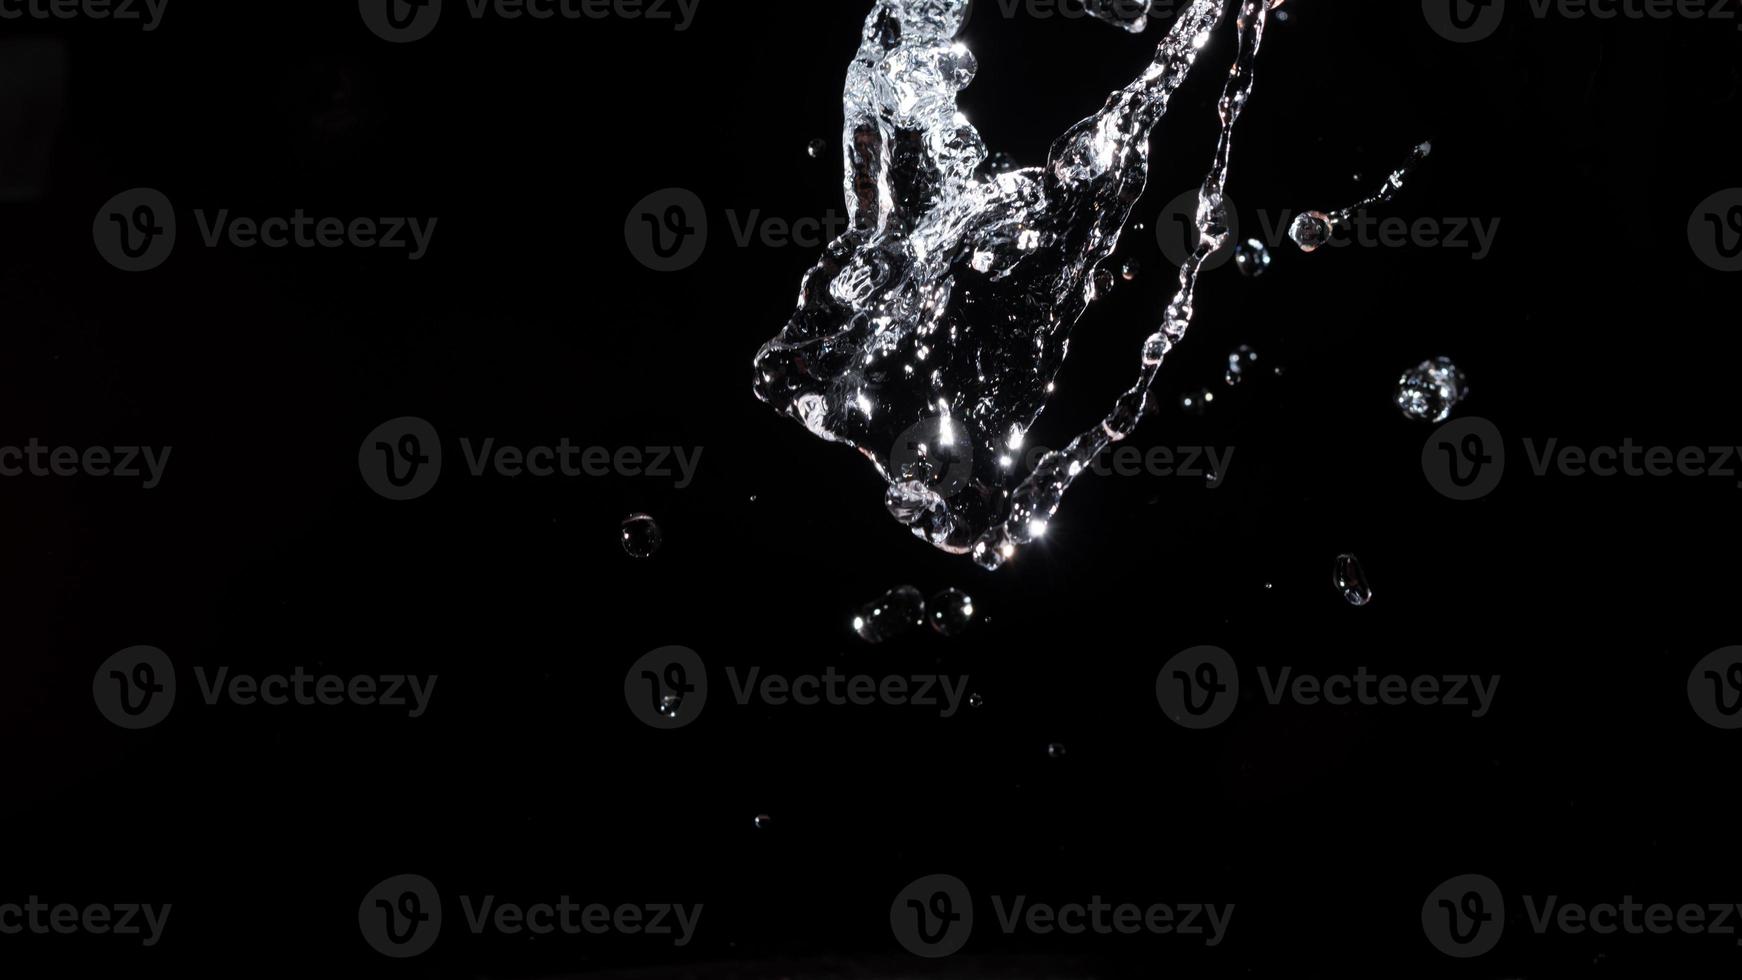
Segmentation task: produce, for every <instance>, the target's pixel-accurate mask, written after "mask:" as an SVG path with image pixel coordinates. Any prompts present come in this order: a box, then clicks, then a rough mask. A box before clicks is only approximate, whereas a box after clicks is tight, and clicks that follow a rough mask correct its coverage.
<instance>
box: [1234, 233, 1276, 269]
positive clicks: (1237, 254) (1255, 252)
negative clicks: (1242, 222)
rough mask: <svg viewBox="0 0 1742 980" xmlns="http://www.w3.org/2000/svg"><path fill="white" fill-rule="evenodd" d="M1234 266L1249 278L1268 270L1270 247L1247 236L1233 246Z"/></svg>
mask: <svg viewBox="0 0 1742 980" xmlns="http://www.w3.org/2000/svg"><path fill="white" fill-rule="evenodd" d="M1234 268H1236V269H1239V270H1240V274H1241V275H1243V276H1246V277H1248V278H1250V279H1256V278H1258V277H1259V276H1262V275H1264V274H1265V273H1266V272H1268V271H1270V249H1268V248H1266V247H1265V246H1264V243H1263V242H1261V241H1259V240H1258V239H1256V238H1248V239H1246V240H1245V241H1243V242H1241V243H1240V244H1238V245H1236V246H1234Z"/></svg>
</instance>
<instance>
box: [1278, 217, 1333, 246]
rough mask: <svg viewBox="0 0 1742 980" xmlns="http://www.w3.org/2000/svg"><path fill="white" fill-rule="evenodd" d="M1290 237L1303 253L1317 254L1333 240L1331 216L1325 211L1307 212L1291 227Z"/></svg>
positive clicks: (1295, 220)
mask: <svg viewBox="0 0 1742 980" xmlns="http://www.w3.org/2000/svg"><path fill="white" fill-rule="evenodd" d="M1288 237H1289V238H1290V239H1291V240H1292V241H1293V242H1294V243H1295V244H1296V245H1298V246H1300V250H1301V251H1303V252H1316V251H1318V250H1319V249H1320V248H1321V247H1322V246H1323V245H1324V244H1325V243H1326V242H1329V241H1330V240H1331V216H1330V215H1328V214H1326V213H1324V212H1323V211H1305V212H1302V213H1301V214H1300V215H1298V216H1297V217H1296V218H1295V219H1294V224H1293V225H1290V226H1289V229H1288Z"/></svg>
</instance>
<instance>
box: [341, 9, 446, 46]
mask: <svg viewBox="0 0 1742 980" xmlns="http://www.w3.org/2000/svg"><path fill="white" fill-rule="evenodd" d="M357 12H358V13H360V14H362V15H363V23H364V24H365V25H367V26H368V28H369V30H370V31H372V32H374V34H375V36H376V37H378V38H380V39H382V40H383V41H389V42H391V43H393V44H409V43H410V42H412V41H417V40H421V39H422V38H424V37H427V36H428V35H429V32H430V31H433V30H435V26H436V21H438V20H441V19H442V0H357Z"/></svg>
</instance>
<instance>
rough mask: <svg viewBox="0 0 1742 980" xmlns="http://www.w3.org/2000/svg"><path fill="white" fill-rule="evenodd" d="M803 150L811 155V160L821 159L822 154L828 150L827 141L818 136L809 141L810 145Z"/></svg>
mask: <svg viewBox="0 0 1742 980" xmlns="http://www.w3.org/2000/svg"><path fill="white" fill-rule="evenodd" d="M805 152H806V153H809V154H810V155H811V159H812V160H821V159H822V158H823V154H825V153H827V152H829V141H828V140H826V139H823V138H822V137H820V136H819V137H817V138H816V139H814V140H811V141H810V145H809V146H807V147H805Z"/></svg>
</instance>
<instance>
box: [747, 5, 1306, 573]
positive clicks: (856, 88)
mask: <svg viewBox="0 0 1742 980" xmlns="http://www.w3.org/2000/svg"><path fill="white" fill-rule="evenodd" d="M1277 2H1280V0H1194V2H1192V3H1190V4H1189V5H1187V6H1186V7H1185V8H1184V9H1183V10H1181V11H1180V13H1179V14H1178V16H1177V18H1176V19H1175V21H1174V23H1173V25H1172V27H1171V28H1170V30H1169V31H1168V33H1167V36H1166V37H1165V38H1164V39H1163V40H1162V41H1161V43H1160V45H1159V46H1158V48H1157V50H1156V54H1155V58H1154V60H1153V61H1152V62H1151V63H1150V65H1149V67H1148V68H1147V69H1146V70H1145V71H1144V72H1143V73H1142V75H1141V76H1139V77H1138V78H1137V79H1136V80H1135V81H1133V82H1132V83H1131V84H1130V85H1127V86H1126V87H1125V88H1123V89H1120V90H1119V91H1117V92H1114V93H1113V94H1112V95H1111V96H1110V97H1109V98H1108V99H1107V102H1106V105H1105V106H1104V107H1103V108H1102V109H1101V110H1100V111H1099V112H1097V113H1095V114H1094V115H1091V116H1089V117H1088V118H1086V119H1084V120H1083V121H1081V122H1079V123H1078V124H1076V125H1075V126H1073V127H1072V128H1071V129H1070V130H1069V131H1067V132H1066V133H1065V134H1064V135H1063V136H1062V137H1060V138H1059V140H1058V141H1057V142H1055V143H1054V144H1053V146H1052V148H1051V150H1050V151H1049V152H1048V155H1047V160H1046V163H1045V164H1044V165H1043V166H1040V167H1031V168H1026V169H1019V170H1009V171H1001V170H1000V169H999V168H988V167H984V166H983V164H985V162H986V160H987V151H986V147H985V144H984V143H983V141H982V140H981V138H980V135H979V133H978V132H977V131H976V130H975V129H974V127H973V126H972V125H971V124H970V123H969V122H968V120H967V119H966V117H964V116H963V115H962V114H961V113H960V112H959V111H958V110H957V106H956V93H957V92H959V91H960V90H961V89H963V88H965V87H966V86H967V85H968V84H969V82H971V81H972V80H973V78H974V74H975V70H976V65H975V61H974V57H973V55H972V53H970V52H969V51H968V49H967V48H966V47H965V46H963V45H961V44H959V43H956V41H955V37H956V35H957V34H958V33H959V31H960V30H961V27H962V22H963V19H964V17H965V14H966V10H967V8H968V6H969V4H968V0H878V2H877V4H876V6H875V7H874V8H873V10H872V12H871V15H870V16H869V17H868V18H867V20H866V22H865V30H864V35H863V40H862V43H861V46H860V49H859V52H858V55H857V56H856V57H855V58H854V60H853V63H852V65H851V67H850V68H849V70H848V77H847V85H846V91H845V99H844V102H845V107H846V116H847V118H846V126H845V131H844V137H843V143H844V151H845V156H846V163H847V170H848V172H847V179H846V187H845V190H846V200H847V206H848V209H849V210H850V211H851V213H852V214H853V227H852V230H850V231H848V232H847V233H846V234H844V235H842V236H841V237H840V238H838V239H836V240H835V241H834V242H832V243H830V245H829V246H828V248H827V250H826V251H825V253H824V255H823V256H822V258H821V259H820V260H819V262H818V263H817V265H816V266H814V267H813V268H812V269H811V270H810V272H809V273H807V274H806V276H805V279H804V283H803V285H802V286H801V288H800V292H799V305H798V310H797V312H796V313H795V314H794V315H793V317H792V319H791V320H790V321H789V322H788V323H787V325H786V326H785V328H784V329H783V330H782V331H781V333H780V334H779V336H777V337H775V338H774V339H773V340H771V341H769V342H768V343H767V344H766V345H764V347H763V348H762V350H761V351H760V352H758V354H757V356H756V361H755V369H756V392H757V395H758V396H759V397H760V398H762V399H763V400H764V401H766V402H768V403H770V404H772V405H774V406H776V407H777V408H778V409H779V410H780V411H782V412H784V413H786V414H788V415H791V416H792V417H794V418H795V419H797V420H798V421H800V422H801V423H803V424H804V425H805V426H806V427H807V428H808V429H810V431H811V432H812V433H814V434H815V435H817V436H818V437H820V438H823V439H826V440H829V441H833V442H841V443H846V444H848V445H851V446H853V447H855V448H857V449H858V450H859V451H860V452H861V453H863V454H864V455H865V456H866V457H868V458H869V459H870V460H871V461H872V463H873V464H874V465H876V467H877V469H878V471H879V472H880V473H881V474H882V475H883V477H884V479H885V480H886V481H887V483H888V488H887V491H886V493H885V505H886V507H887V508H888V509H889V511H890V512H891V513H892V514H893V515H895V516H896V518H897V519H898V520H900V521H902V522H903V523H905V524H907V525H909V526H910V527H911V528H912V529H913V532H914V533H915V534H916V535H918V536H919V537H922V538H924V539H925V540H927V541H929V542H930V543H932V544H933V545H935V546H936V547H938V548H940V549H943V550H945V551H949V552H953V553H970V554H972V555H973V556H974V559H975V560H976V561H977V562H979V563H980V564H981V565H983V566H985V567H987V568H997V567H999V566H1000V565H1001V564H1003V563H1004V562H1005V561H1006V560H1008V559H1009V558H1010V557H1012V556H1013V555H1014V554H1015V553H1016V551H1017V549H1018V548H1019V547H1020V546H1021V545H1023V544H1026V543H1028V542H1031V541H1033V540H1034V539H1036V538H1037V537H1040V536H1041V535H1043V534H1044V533H1045V532H1046V528H1047V525H1048V523H1049V522H1050V521H1051V519H1052V517H1053V515H1054V514H1055V513H1056V512H1057V510H1058V508H1059V505H1060V503H1061V501H1062V498H1063V496H1064V493H1065V491H1066V490H1067V489H1068V488H1069V487H1070V486H1071V484H1072V483H1073V482H1074V481H1075V480H1076V478H1077V477H1078V476H1079V475H1081V474H1082V473H1083V472H1085V471H1086V470H1087V469H1088V466H1089V464H1090V462H1091V461H1092V460H1093V459H1094V458H1095V456H1096V455H1097V454H1098V453H1100V452H1101V451H1102V450H1104V449H1105V448H1106V447H1107V446H1108V445H1110V444H1111V443H1113V442H1115V441H1118V440H1120V439H1123V438H1125V437H1126V436H1128V435H1130V434H1131V433H1132V431H1133V430H1135V428H1136V426H1137V423H1138V421H1139V420H1140V419H1141V418H1142V416H1143V412H1144V407H1145V403H1146V401H1147V399H1148V397H1149V389H1150V387H1151V385H1152V384H1153V382H1154V380H1155V377H1156V375H1157V373H1158V372H1159V370H1160V366H1161V363H1162V361H1163V359H1164V358H1165V357H1166V355H1167V354H1168V352H1169V351H1170V350H1172V348H1173V346H1174V345H1175V344H1176V343H1178V342H1179V341H1180V339H1181V338H1182V337H1183V336H1184V334H1185V332H1186V328H1187V327H1188V326H1189V325H1190V323H1191V319H1192V315H1193V297H1194V294H1195V290H1196V285H1197V278H1198V275H1199V272H1200V270H1201V269H1202V267H1203V264H1204V262H1205V260H1206V259H1207V258H1209V256H1210V255H1211V254H1212V253H1214V252H1216V251H1217V250H1218V249H1220V248H1221V247H1222V246H1223V245H1224V244H1225V243H1226V241H1227V239H1228V236H1229V229H1228V226H1227V220H1226V215H1225V209H1224V206H1223V191H1224V186H1225V184H1226V180H1227V173H1228V162H1229V155H1230V152H1231V146H1232V134H1233V128H1234V124H1235V121H1236V120H1237V119H1238V118H1239V115H1240V113H1241V111H1242V110H1243V109H1244V108H1245V105H1246V102H1247V100H1248V99H1249V98H1250V95H1251V92H1252V84H1253V77H1254V76H1253V68H1254V63H1255V61H1256V59H1257V56H1258V51H1259V48H1260V46H1261V44H1262V42H1263V37H1264V24H1265V18H1266V15H1267V13H1268V10H1269V8H1270V7H1271V6H1273V5H1275V3H1277ZM1225 3H1226V5H1227V6H1226V7H1225V6H1224V4H1225ZM1102 6H1103V7H1105V9H1107V10H1114V9H1118V8H1119V7H1120V5H1119V4H1117V3H1113V4H1106V5H1102ZM1230 8H1232V9H1236V11H1237V14H1236V32H1237V33H1236V43H1237V50H1236V53H1235V57H1234V62H1233V66H1232V68H1231V69H1230V71H1229V75H1228V78H1227V81H1226V83H1225V86H1224V89H1223V92H1222V96H1221V100H1220V103H1219V113H1220V120H1221V130H1220V134H1219V136H1218V139H1217V143H1216V149H1215V153H1214V156H1213V158H1212V161H1211V165H1210V169H1209V172H1208V175H1207V176H1206V177H1205V179H1204V182H1203V185H1202V187H1201V188H1200V190H1199V207H1198V209H1197V214H1198V219H1197V224H1198V232H1199V234H1198V242H1197V246H1196V248H1195V250H1194V251H1193V253H1192V255H1191V256H1190V257H1189V258H1188V259H1187V260H1186V262H1185V263H1183V264H1182V266H1181V268H1180V281H1179V289H1178V292H1177V293H1176V294H1175V295H1174V297H1173V299H1172V301H1171V302H1169V303H1168V305H1167V307H1166V308H1165V310H1164V311H1163V312H1162V314H1161V316H1160V318H1159V319H1160V323H1159V326H1158V328H1157V329H1156V331H1155V332H1154V333H1152V334H1151V335H1150V336H1149V337H1148V338H1146V339H1145V340H1144V342H1143V347H1142V352H1141V359H1140V367H1139V371H1138V374H1137V379H1136V382H1135V383H1134V384H1133V385H1132V386H1131V387H1130V388H1129V389H1127V390H1126V391H1125V393H1124V394H1122V395H1121V396H1120V397H1119V398H1118V399H1117V400H1116V401H1115V402H1114V403H1113V406H1112V409H1111V411H1109V413H1108V414H1107V415H1106V417H1105V418H1104V419H1102V421H1101V422H1100V424H1098V425H1097V426H1095V427H1094V428H1092V429H1090V430H1089V431H1087V432H1085V433H1082V434H1081V435H1079V436H1077V437H1076V438H1075V439H1073V440H1071V442H1070V443H1069V444H1068V445H1067V446H1066V447H1065V448H1063V449H1061V450H1058V451H1054V452H1049V453H1046V454H1045V455H1043V456H1042V457H1041V458H1040V460H1039V461H1038V463H1037V465H1036V466H1035V468H1034V469H1033V471H1032V472H1030V473H1029V474H1028V475H1027V476H1026V477H1025V478H1023V479H1021V480H1020V482H1017V483H1016V484H1015V485H1014V486H1011V483H1012V481H1013V480H1015V479H1016V477H1017V473H1016V472H1015V470H1014V469H1013V465H1014V459H1013V458H1014V457H1016V456H1018V455H1020V454H1019V453H1017V452H1016V450H1018V449H1020V448H1021V446H1022V443H1023V440H1024V438H1025V436H1026V435H1027V433H1028V431H1029V430H1030V429H1031V428H1032V426H1033V425H1034V423H1035V421H1036V419H1037V418H1038V417H1039V415H1040V413H1041V411H1042V410H1043V409H1044V408H1045V406H1046V403H1047V400H1048V398H1049V396H1050V395H1051V394H1052V392H1053V389H1054V378H1055V377H1056V375H1057V373H1058V371H1059V368H1060V366H1061V365H1062V363H1063V361H1064V357H1065V354H1066V348H1067V346H1068V339H1069V334H1070V330H1071V328H1072V326H1074V325H1075V323H1076V322H1077V320H1078V319H1079V318H1080V317H1081V316H1082V314H1083V311H1084V309H1085V308H1086V306H1087V304H1088V303H1089V302H1090V300H1091V299H1093V298H1094V297H1095V296H1097V295H1101V294H1103V293H1104V292H1105V290H1104V289H1103V288H1101V287H1102V286H1104V285H1105V283H1106V282H1107V281H1108V280H1107V277H1105V276H1100V277H1098V276H1097V273H1099V272H1101V271H1103V270H1102V268H1101V266H1102V263H1103V262H1105V261H1106V260H1107V259H1108V258H1109V256H1111V254H1112V253H1113V251H1114V249H1115V247H1116V245H1117V244H1118V240H1119V235H1120V232H1121V230H1122V229H1123V228H1124V226H1125V224H1126V222H1127V220H1128V219H1129V217H1130V212H1131V208H1132V207H1133V206H1134V205H1135V204H1136V202H1137V200H1138V199H1139V198H1140V197H1141V196H1142V193H1143V189H1144V185H1145V183H1146V181H1147V178H1148V165H1149V135H1150V133H1151V131H1152V130H1153V129H1154V127H1155V126H1156V124H1157V123H1158V122H1159V121H1160V120H1161V118H1162V116H1163V114H1164V113H1165V112H1166V110H1167V105H1168V101H1169V99H1170V97H1171V96H1172V95H1173V93H1174V92H1175V91H1176V90H1177V89H1178V88H1179V86H1180V84H1181V83H1182V82H1183V81H1184V80H1185V79H1186V77H1187V76H1188V74H1189V73H1190V71H1191V70H1192V67H1193V65H1194V64H1195V62H1196V61H1197V59H1198V55H1199V53H1200V52H1201V51H1202V49H1203V48H1204V47H1205V45H1207V44H1208V43H1209V41H1210V40H1211V38H1212V37H1213V35H1214V32H1215V30H1216V28H1217V26H1218V25H1219V23H1220V22H1221V21H1222V19H1223V17H1224V15H1225V13H1226V12H1227V10H1228V9H1230ZM1091 9H1096V5H1093V4H1091Z"/></svg>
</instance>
